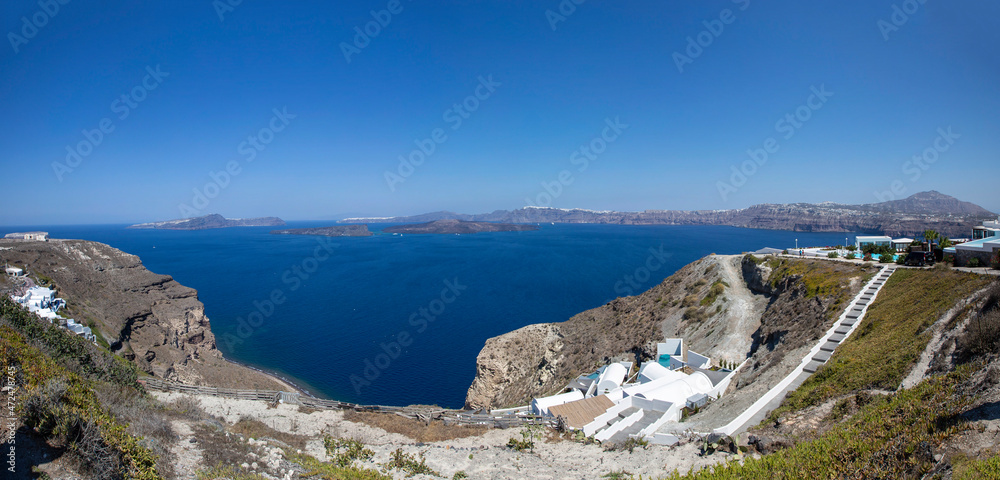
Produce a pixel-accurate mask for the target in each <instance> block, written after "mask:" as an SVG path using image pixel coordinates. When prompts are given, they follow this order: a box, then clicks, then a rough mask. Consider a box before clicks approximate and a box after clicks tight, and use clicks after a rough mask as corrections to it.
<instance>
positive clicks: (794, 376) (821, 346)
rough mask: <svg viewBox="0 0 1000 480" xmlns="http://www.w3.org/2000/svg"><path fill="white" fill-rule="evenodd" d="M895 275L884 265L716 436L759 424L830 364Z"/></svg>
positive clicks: (737, 431)
mask: <svg viewBox="0 0 1000 480" xmlns="http://www.w3.org/2000/svg"><path fill="white" fill-rule="evenodd" d="M895 271H896V265H892V264H890V265H887V266H886V267H885V268H883V269H882V271H881V272H879V273H878V274H877V275H875V277H874V278H872V279H871V280H870V281H869V282H868V284H867V285H865V287H864V288H862V289H861V293H859V294H858V295H857V297H855V298H854V301H852V302H851V304H850V306H848V307H847V309H846V310H845V311H844V313H843V314H842V315H841V316H840V318H839V319H838V321H837V323H836V324H834V326H833V327H832V328H830V330H829V331H827V333H826V335H824V336H823V337H822V338H820V340H819V342H818V343H817V344H816V346H815V347H813V349H812V350H810V351H809V354H807V355H806V356H805V358H803V359H802V363H800V364H799V366H798V367H796V368H795V370H792V372H791V373H789V374H788V376H786V377H785V378H784V379H782V380H781V381H780V382H778V384H777V385H775V386H774V387H773V388H771V390H768V392H767V393H765V394H764V396H762V397H761V398H760V399H758V400H757V401H756V402H754V404H753V405H751V406H750V408H748V409H746V410H745V411H744V412H743V413H742V414H740V416H738V417H736V418H735V419H733V421H732V422H729V424H728V425H726V426H724V427H721V428H717V429H715V432H717V433H724V434H726V435H733V434H736V433H739V432H742V431H744V430H746V429H747V428H749V427H751V426H753V425H756V424H758V423H760V422H761V421H762V420H763V419H764V417H766V416H767V414H768V413H770V412H771V411H772V410H774V409H775V408H777V407H778V406H779V405H781V402H782V401H784V399H785V394H787V393H788V392H790V391H792V390H795V389H796V388H798V387H799V385H802V382H805V381H806V379H807V378H809V376H810V375H812V374H813V373H816V370H817V369H819V367H820V366H821V365H823V364H824V363H826V362H827V361H828V360H830V357H831V356H833V351H834V350H835V349H836V348H837V346H838V345H840V343H841V342H843V341H844V340H846V339H847V337H849V336H850V335H851V333H853V332H854V330H855V329H856V328H857V327H858V325H860V324H861V320H862V319H863V318H864V315H865V312H866V311H868V306H869V305H871V302H872V301H874V300H875V296H876V295H878V292H879V291H880V290H881V289H882V286H883V285H885V281H886V280H887V279H888V278H889V276H890V275H892V273H893V272H895Z"/></svg>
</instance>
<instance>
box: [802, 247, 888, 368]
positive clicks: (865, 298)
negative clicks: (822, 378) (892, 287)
mask: <svg viewBox="0 0 1000 480" xmlns="http://www.w3.org/2000/svg"><path fill="white" fill-rule="evenodd" d="M895 271H896V266H895V265H890V266H887V267H885V268H883V269H882V271H881V272H879V274H878V276H877V277H876V278H875V281H873V282H871V284H870V285H868V287H867V288H866V289H865V291H864V292H862V293H861V296H860V297H858V300H857V301H856V302H854V304H853V305H851V307H850V310H848V311H847V315H845V316H844V320H843V321H841V322H840V325H838V326H837V329H836V330H834V333H833V335H831V336H830V338H829V339H827V341H826V343H824V344H823V345H821V346H820V347H819V352H818V353H816V355H813V357H812V359H811V360H810V362H809V363H807V364H806V366H805V367H803V368H802V370H803V371H805V372H806V373H816V370H818V369H819V367H820V366H821V365H823V364H824V363H826V362H827V361H828V360H830V357H831V356H833V351H834V350H836V349H837V346H838V345H840V342H843V341H844V339H845V338H847V335H848V334H849V333H850V332H851V330H853V329H854V327H855V326H856V325H857V323H858V322H860V321H861V316H862V315H863V314H864V312H865V309H866V308H868V305H869V304H871V302H872V300H874V299H875V295H876V294H878V292H879V290H881V289H882V285H884V284H885V281H886V280H888V279H889V276H890V275H892V272H895Z"/></svg>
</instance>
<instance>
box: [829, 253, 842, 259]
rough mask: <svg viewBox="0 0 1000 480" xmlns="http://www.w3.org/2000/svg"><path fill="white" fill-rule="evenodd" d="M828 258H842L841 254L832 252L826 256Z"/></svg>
mask: <svg viewBox="0 0 1000 480" xmlns="http://www.w3.org/2000/svg"><path fill="white" fill-rule="evenodd" d="M826 256H827V257H829V258H837V257H839V256H840V254H838V253H837V252H830V253H828V254H826Z"/></svg>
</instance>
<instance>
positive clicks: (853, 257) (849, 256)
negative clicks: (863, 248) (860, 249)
mask: <svg viewBox="0 0 1000 480" xmlns="http://www.w3.org/2000/svg"><path fill="white" fill-rule="evenodd" d="M844 258H846V259H848V260H854V259H855V258H858V256H857V255H855V254H854V252H853V251H852V252H851V253H848V254H847V256H846V257H844Z"/></svg>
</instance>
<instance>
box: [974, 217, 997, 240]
mask: <svg viewBox="0 0 1000 480" xmlns="http://www.w3.org/2000/svg"><path fill="white" fill-rule="evenodd" d="M998 234H1000V218H997V219H996V221H993V220H988V221H985V222H983V224H982V225H977V226H975V227H972V239H973V240H980V239H983V238H988V237H996V236H997V235H998Z"/></svg>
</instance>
